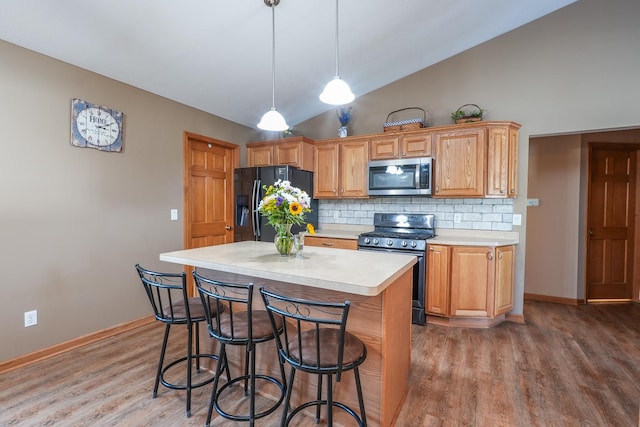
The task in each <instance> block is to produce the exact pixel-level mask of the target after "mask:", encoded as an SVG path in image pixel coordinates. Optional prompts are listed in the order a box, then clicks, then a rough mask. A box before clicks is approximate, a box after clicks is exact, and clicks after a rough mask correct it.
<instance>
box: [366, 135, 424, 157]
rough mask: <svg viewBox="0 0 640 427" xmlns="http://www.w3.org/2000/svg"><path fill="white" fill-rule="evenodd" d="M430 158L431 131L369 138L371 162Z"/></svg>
mask: <svg viewBox="0 0 640 427" xmlns="http://www.w3.org/2000/svg"><path fill="white" fill-rule="evenodd" d="M430 156H431V131H430V130H421V131H416V132H407V133H404V134H383V135H380V136H375V137H372V138H371V150H370V158H371V160H383V159H398V158H408V157H430Z"/></svg>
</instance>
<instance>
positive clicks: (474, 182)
mask: <svg viewBox="0 0 640 427" xmlns="http://www.w3.org/2000/svg"><path fill="white" fill-rule="evenodd" d="M461 126H464V127H463V128H461V129H460V130H456V129H455V128H452V127H449V128H448V129H447V131H446V132H436V133H435V134H434V159H435V162H434V164H435V166H434V178H435V179H434V194H433V196H434V197H491V198H497V197H503V198H506V197H516V196H517V195H518V193H517V185H518V182H517V181H518V129H520V125H518V124H516V123H512V122H488V123H482V124H478V123H474V124H473V125H461Z"/></svg>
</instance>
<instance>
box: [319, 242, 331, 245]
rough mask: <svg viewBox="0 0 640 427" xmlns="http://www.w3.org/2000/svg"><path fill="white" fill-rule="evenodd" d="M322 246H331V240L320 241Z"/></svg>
mask: <svg viewBox="0 0 640 427" xmlns="http://www.w3.org/2000/svg"><path fill="white" fill-rule="evenodd" d="M322 246H333V242H322Z"/></svg>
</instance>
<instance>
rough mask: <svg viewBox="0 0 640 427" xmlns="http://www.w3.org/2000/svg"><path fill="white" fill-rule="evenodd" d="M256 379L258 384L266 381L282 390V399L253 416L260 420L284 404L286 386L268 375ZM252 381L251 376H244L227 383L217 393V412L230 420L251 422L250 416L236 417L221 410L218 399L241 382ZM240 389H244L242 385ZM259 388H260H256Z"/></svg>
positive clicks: (257, 376)
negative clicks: (259, 381) (260, 381)
mask: <svg viewBox="0 0 640 427" xmlns="http://www.w3.org/2000/svg"><path fill="white" fill-rule="evenodd" d="M255 379H256V382H257V381H258V380H264V381H269V382H271V383H272V384H275V385H276V387H278V388H279V389H280V398H279V399H278V400H277V401H276V402H275V403H274V404H273V405H272V406H271V407H269V408H267V409H266V410H264V411H262V412H259V413H257V414H254V415H253V418H254V419H258V418H262V417H266V416H267V415H270V414H272V413H273V412H274V411H275V410H276V409H278V407H279V406H280V404H281V403H282V401H283V400H284V391H285V386H284V385H283V384H282V383H281V382H280V381H279V380H278V379H277V378H274V377H270V376H268V375H255ZM245 380H246V381H250V376H249V375H243V376H241V377H236V378H234V379H232V380H231V381H228V382H227V383H225V384H224V385H223V386H222V387H220V388H219V389H218V392H217V393H216V397H215V403H214V408H215V409H216V412H217V413H218V414H219V415H220V416H221V417H224V418H226V419H228V420H233V421H250V416H249V415H248V414H247V415H234V414H230V413H228V412H226V411H225V410H224V409H222V408H220V405H218V398H219V397H220V395H221V394H222V392H224V391H225V390H226V389H227V388H229V387H231V386H232V385H235V384H237V383H239V382H241V381H245ZM240 387H242V385H240ZM256 388H258V387H256Z"/></svg>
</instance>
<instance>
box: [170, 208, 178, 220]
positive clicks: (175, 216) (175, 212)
mask: <svg viewBox="0 0 640 427" xmlns="http://www.w3.org/2000/svg"><path fill="white" fill-rule="evenodd" d="M177 220H178V209H171V221H177Z"/></svg>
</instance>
